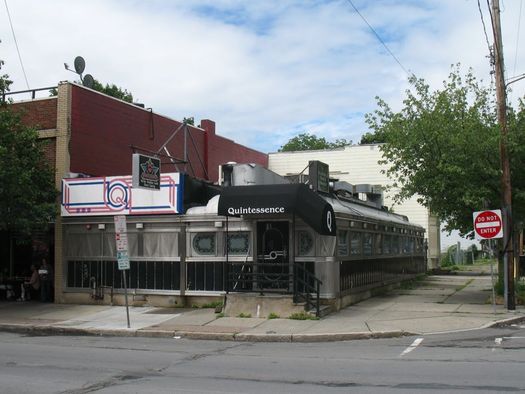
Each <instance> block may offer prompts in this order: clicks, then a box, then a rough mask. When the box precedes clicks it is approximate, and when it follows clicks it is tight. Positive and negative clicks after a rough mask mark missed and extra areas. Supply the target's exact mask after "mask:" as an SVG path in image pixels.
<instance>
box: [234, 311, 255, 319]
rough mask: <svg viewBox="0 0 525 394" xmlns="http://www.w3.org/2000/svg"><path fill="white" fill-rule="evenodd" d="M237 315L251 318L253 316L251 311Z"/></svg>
mask: <svg viewBox="0 0 525 394" xmlns="http://www.w3.org/2000/svg"><path fill="white" fill-rule="evenodd" d="M237 317H244V318H249V317H252V314H251V313H244V312H241V313H239V314H238V315H237Z"/></svg>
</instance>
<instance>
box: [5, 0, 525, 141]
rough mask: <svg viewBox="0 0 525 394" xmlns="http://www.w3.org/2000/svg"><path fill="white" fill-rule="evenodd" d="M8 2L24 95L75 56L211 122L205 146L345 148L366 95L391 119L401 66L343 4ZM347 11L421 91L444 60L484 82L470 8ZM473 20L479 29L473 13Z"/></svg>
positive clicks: (157, 105)
mask: <svg viewBox="0 0 525 394" xmlns="http://www.w3.org/2000/svg"><path fill="white" fill-rule="evenodd" d="M8 4H9V9H10V11H11V17H12V20H13V24H14V28H15V32H16V35H17V40H18V44H19V47H20V50H21V54H22V58H23V61H24V65H25V69H26V72H27V76H28V79H29V83H30V86H31V87H32V88H36V87H46V86H51V85H56V84H57V83H58V82H59V81H61V80H65V79H69V80H74V79H75V75H73V74H71V73H70V72H68V71H66V70H65V69H64V68H63V63H64V62H68V63H70V64H71V63H72V62H73V59H74V57H75V56H77V55H82V56H83V57H84V58H85V59H86V72H89V73H91V74H92V75H93V76H94V77H95V78H97V79H99V80H100V81H102V82H109V83H115V84H116V85H118V86H121V87H123V88H125V89H127V90H129V91H131V92H132V93H133V95H134V97H135V98H136V99H137V100H138V101H140V102H142V103H144V104H145V105H146V106H147V107H152V108H153V109H154V111H155V112H157V113H162V114H165V115H167V116H170V117H173V118H176V119H182V118H183V117H187V116H195V117H196V119H201V118H210V119H213V120H215V121H216V122H217V129H218V133H219V134H221V135H223V136H225V137H228V138H232V139H234V140H236V141H237V142H240V143H243V144H246V145H248V146H251V147H253V148H256V149H259V150H262V151H276V150H277V149H278V148H279V147H280V146H281V145H283V144H284V143H285V142H286V141H287V140H288V139H289V138H291V137H293V136H294V135H296V134H298V133H300V132H304V131H309V132H313V133H316V134H318V135H320V136H324V137H326V138H328V139H329V140H334V139H336V138H347V139H352V140H353V141H354V142H358V141H359V139H360V135H361V134H362V133H363V132H365V131H366V125H365V123H364V114H365V113H367V112H370V111H372V110H373V109H374V108H375V96H380V97H381V98H383V99H384V100H386V101H387V102H388V103H389V104H390V105H391V106H392V107H393V108H400V106H401V105H402V103H401V102H402V99H403V95H404V90H405V89H406V88H407V87H408V85H407V74H406V73H405V72H404V71H403V68H402V67H400V66H399V64H397V62H396V60H394V59H393V58H392V57H391V56H390V55H389V54H388V52H387V51H386V49H385V48H384V46H382V44H381V43H380V42H379V41H378V39H377V38H376V37H375V35H374V34H373V33H372V32H371V31H370V29H369V28H368V26H367V25H366V24H365V23H364V21H363V20H362V19H361V17H359V15H357V14H356V13H355V12H354V10H353V8H352V7H351V6H350V3H349V2H348V1H344V0H337V1H335V0H334V1H307V2H305V1H302V0H301V1H300V0H288V1H286V0H282V1H263V2H259V1H258V2H253V1H250V2H247V1H242V0H223V1H216V0H213V1H212V0H196V1H191V2H188V1H182V0H181V1H170V2H165V1H160V0H155V1H148V2H139V1H124V0H113V1H110V0H92V1H66V0H48V1H46V2H41V1H38V0H18V1H16V2H15V1H12V0H11V1H8ZM354 4H356V6H357V7H358V9H359V10H360V12H361V14H362V15H363V16H364V17H365V18H366V19H367V21H368V22H369V23H370V24H371V25H372V26H373V27H374V29H375V30H376V32H378V33H379V34H380V36H381V38H382V39H383V41H384V42H385V43H386V44H387V45H388V47H389V48H390V50H391V51H392V52H393V53H394V54H395V56H396V58H397V59H398V60H399V61H400V63H401V64H402V65H403V67H404V68H406V69H407V70H410V71H411V72H414V73H415V74H416V75H418V76H420V77H423V78H425V79H426V80H427V81H428V82H429V83H430V84H431V86H432V87H434V88H438V87H439V86H441V82H442V81H443V80H444V79H445V78H446V77H447V75H448V73H449V72H450V65H451V64H453V63H457V62H461V63H462V64H463V65H464V66H465V69H466V68H467V67H470V66H471V67H473V68H474V70H475V72H476V73H477V74H478V75H479V76H482V77H484V79H485V80H490V77H489V70H490V68H489V64H488V60H487V59H486V57H485V56H486V55H487V53H488V49H487V44H486V42H485V36H484V33H483V28H482V24H481V19H480V15H479V10H478V6H477V2H476V1H474V0H464V1H457V0H446V1H439V2H436V1H430V0H426V1H408V0H407V1H400V0H397V1H394V0H382V1H375V2H369V1H364V0H363V1H357V0H354ZM519 11H520V10H519V7H518V4H515V3H514V2H506V3H505V4H504V7H503V8H502V26H503V34H504V37H503V39H504V42H505V46H504V48H505V51H506V56H507V70H509V69H510V68H512V70H517V73H523V72H525V58H524V55H523V53H522V52H520V51H519V48H520V45H519V44H520V43H522V42H523V40H521V41H520V38H521V37H523V33H522V31H518V21H519ZM484 16H485V22H486V25H487V29H490V25H489V24H488V20H489V15H488V12H487V10H486V9H484ZM488 34H489V39H491V36H490V34H491V33H490V30H489V31H488ZM0 38H1V39H2V41H3V42H2V43H1V44H0V58H2V59H3V60H5V61H6V65H5V68H4V69H3V70H2V71H3V72H6V73H8V74H9V75H10V76H11V79H13V80H14V81H15V83H14V85H13V90H22V89H25V88H26V86H25V82H24V77H23V75H22V72H21V68H20V64H19V62H18V58H17V54H16V48H15V46H14V42H13V38H12V35H11V32H10V28H9V23H8V20H7V15H6V13H5V10H3V11H0ZM491 41H492V40H491ZM514 65H516V66H514ZM513 87H514V93H513V96H514V97H519V96H520V95H523V92H524V87H525V85H524V84H521V85H519V83H516V84H515V85H513Z"/></svg>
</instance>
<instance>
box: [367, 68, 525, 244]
mask: <svg viewBox="0 0 525 394" xmlns="http://www.w3.org/2000/svg"><path fill="white" fill-rule="evenodd" d="M409 81H410V84H411V89H408V90H407V92H406V98H405V99H404V101H403V104H404V107H403V108H402V109H401V111H399V112H394V111H392V110H391V108H390V107H389V106H388V104H387V103H386V102H384V101H383V100H381V99H380V98H377V103H378V109H377V110H375V111H374V112H373V113H370V114H367V116H366V121H367V123H368V125H369V126H370V128H371V130H372V132H373V133H375V134H376V135H381V136H384V137H385V144H384V145H382V146H381V150H382V152H383V156H384V158H385V159H384V162H383V163H384V164H387V165H388V166H389V168H388V170H386V172H387V174H388V175H389V176H390V177H391V178H392V179H394V180H395V184H394V187H395V188H398V189H397V190H398V192H397V194H396V199H397V200H398V201H401V200H404V199H407V198H409V197H412V196H417V200H418V202H419V203H421V204H422V205H424V206H426V207H428V208H429V209H430V211H431V212H432V213H434V214H435V215H437V216H438V218H439V219H440V220H441V221H442V222H443V223H445V229H446V230H449V231H450V230H453V229H457V230H459V231H460V233H461V234H462V235H466V234H470V235H472V212H474V211H479V210H483V209H484V207H490V208H495V207H498V206H500V195H501V187H500V164H499V150H498V144H499V138H500V133H499V128H498V124H497V116H496V108H495V102H494V91H493V88H491V87H484V86H483V85H482V84H481V83H480V82H479V81H478V80H477V79H476V78H475V77H474V76H473V74H472V70H469V72H468V73H467V74H466V75H465V76H464V77H463V76H461V75H460V66H459V65H456V66H454V67H453V68H452V71H451V73H450V74H449V77H448V80H446V81H444V83H443V88H442V89H440V90H436V91H434V92H431V91H430V87H429V85H428V84H426V83H425V81H424V80H423V79H418V78H416V77H415V76H413V77H411V78H410V80H409ZM524 125H525V112H524V106H523V102H521V103H520V107H519V110H518V111H517V112H515V111H513V110H512V109H510V111H509V139H510V141H509V146H510V149H509V152H510V157H511V170H512V171H511V172H512V174H513V180H512V182H513V199H514V203H513V204H514V205H513V207H514V218H515V221H514V222H515V223H518V222H519V221H520V220H519V219H520V218H522V217H523V207H524V202H525V195H524V191H525V184H524V182H525V179H524V175H523V170H520V166H523V165H524V164H525V149H524V147H523V144H524V143H525V137H524V132H523V130H524ZM518 131H519V132H518ZM521 168H523V167H521Z"/></svg>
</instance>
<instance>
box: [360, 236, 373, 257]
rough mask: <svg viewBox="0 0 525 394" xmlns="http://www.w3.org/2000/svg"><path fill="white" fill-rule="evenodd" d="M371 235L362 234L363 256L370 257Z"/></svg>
mask: <svg viewBox="0 0 525 394" xmlns="http://www.w3.org/2000/svg"><path fill="white" fill-rule="evenodd" d="M373 239H374V238H373V234H372V233H363V254H364V255H365V256H371V255H372V252H373Z"/></svg>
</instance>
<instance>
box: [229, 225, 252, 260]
mask: <svg viewBox="0 0 525 394" xmlns="http://www.w3.org/2000/svg"><path fill="white" fill-rule="evenodd" d="M226 244H227V247H228V254H231V255H242V256H246V255H247V254H248V253H250V233H249V232H247V231H246V232H240V233H234V234H231V233H230V234H228V238H227V241H226Z"/></svg>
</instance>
